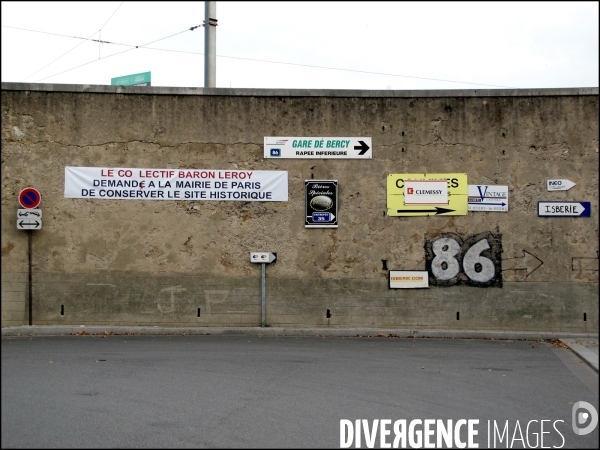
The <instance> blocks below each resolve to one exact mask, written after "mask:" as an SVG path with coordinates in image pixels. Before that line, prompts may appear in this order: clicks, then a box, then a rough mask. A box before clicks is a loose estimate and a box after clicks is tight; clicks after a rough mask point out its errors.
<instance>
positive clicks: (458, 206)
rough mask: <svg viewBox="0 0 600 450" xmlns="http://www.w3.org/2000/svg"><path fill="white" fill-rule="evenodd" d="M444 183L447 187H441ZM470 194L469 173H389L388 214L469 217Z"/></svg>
mask: <svg viewBox="0 0 600 450" xmlns="http://www.w3.org/2000/svg"><path fill="white" fill-rule="evenodd" d="M443 184H445V186H444V187H443V188H442V187H440V186H441V185H443ZM419 186H421V187H419ZM440 191H441V192H440ZM467 193H468V185H467V174H466V173H430V174H427V173H425V174H423V173H399V174H389V175H388V177H387V209H388V211H387V214H388V216H409V217H413V216H435V215H445V216H466V215H467V212H468V205H467V203H468V202H467V199H468V195H467Z"/></svg>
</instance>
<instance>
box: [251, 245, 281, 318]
mask: <svg viewBox="0 0 600 450" xmlns="http://www.w3.org/2000/svg"><path fill="white" fill-rule="evenodd" d="M276 260H277V253H271V252H251V253H250V262H251V263H261V265H262V270H261V283H260V287H261V308H260V309H261V314H260V315H261V321H260V322H261V327H266V326H267V295H266V289H267V286H266V279H267V269H266V264H271V263H272V262H275V261H276Z"/></svg>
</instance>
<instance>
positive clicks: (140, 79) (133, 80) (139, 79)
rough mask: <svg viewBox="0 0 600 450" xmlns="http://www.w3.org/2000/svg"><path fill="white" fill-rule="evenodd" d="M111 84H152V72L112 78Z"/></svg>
mask: <svg viewBox="0 0 600 450" xmlns="http://www.w3.org/2000/svg"><path fill="white" fill-rule="evenodd" d="M110 84H111V86H150V72H143V73H136V74H133V75H125V76H124V77H116V78H111V79H110Z"/></svg>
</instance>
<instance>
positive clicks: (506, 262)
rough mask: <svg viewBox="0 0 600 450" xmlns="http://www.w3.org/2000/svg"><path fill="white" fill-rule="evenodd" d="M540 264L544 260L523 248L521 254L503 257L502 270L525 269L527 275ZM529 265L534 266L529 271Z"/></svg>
mask: <svg viewBox="0 0 600 450" xmlns="http://www.w3.org/2000/svg"><path fill="white" fill-rule="evenodd" d="M542 264H544V261H542V260H541V259H540V258H538V257H537V256H535V255H534V254H532V253H529V252H528V251H527V250H523V256H517V257H515V258H506V259H503V260H502V271H503V272H506V271H507V270H525V271H526V273H527V275H525V276H526V277H528V276H529V275H531V274H532V273H533V272H535V271H536V270H538V269H539V268H540V267H541V266H542ZM534 266H535V267H534ZM530 267H534V269H533V270H531V271H529V268H530Z"/></svg>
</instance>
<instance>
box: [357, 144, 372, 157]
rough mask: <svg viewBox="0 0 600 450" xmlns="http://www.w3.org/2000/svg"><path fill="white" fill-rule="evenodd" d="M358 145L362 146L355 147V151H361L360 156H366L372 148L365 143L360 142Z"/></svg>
mask: <svg viewBox="0 0 600 450" xmlns="http://www.w3.org/2000/svg"><path fill="white" fill-rule="evenodd" d="M358 143H359V144H360V145H355V146H354V150H360V151H361V152H360V153H359V155H364V154H365V153H366V152H367V150H369V149H370V148H371V147H369V146H368V145H367V144H365V143H364V141H358Z"/></svg>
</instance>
